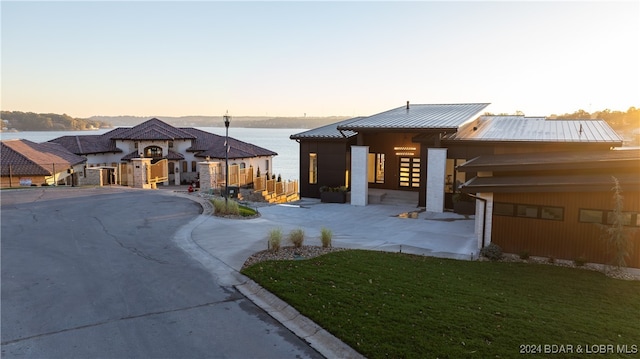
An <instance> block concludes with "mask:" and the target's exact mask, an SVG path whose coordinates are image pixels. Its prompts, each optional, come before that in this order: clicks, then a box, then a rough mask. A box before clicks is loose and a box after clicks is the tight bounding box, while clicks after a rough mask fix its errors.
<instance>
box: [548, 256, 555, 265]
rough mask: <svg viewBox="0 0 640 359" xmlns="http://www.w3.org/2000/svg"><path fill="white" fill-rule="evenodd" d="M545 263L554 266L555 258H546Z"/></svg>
mask: <svg viewBox="0 0 640 359" xmlns="http://www.w3.org/2000/svg"><path fill="white" fill-rule="evenodd" d="M547 262H549V263H551V264H554V263H555V262H556V257H554V256H549V258H547Z"/></svg>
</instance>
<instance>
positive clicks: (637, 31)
mask: <svg viewBox="0 0 640 359" xmlns="http://www.w3.org/2000/svg"><path fill="white" fill-rule="evenodd" d="M639 4H640V2H638V1H628V2H609V1H607V2H604V1H603V2H576V1H573V2H563V3H558V2H478V1H476V2H216V1H200V2H148V1H144V2H143V1H129V2H55V1H52V2H11V1H2V3H1V7H0V10H1V12H2V80H1V81H2V88H1V90H2V95H1V100H2V110H11V111H32V112H53V113H60V114H61V113H67V114H69V115H71V116H74V117H89V116H92V115H136V116H154V115H155V116H184V115H208V116H222V115H223V114H224V113H225V112H226V111H227V110H228V111H229V113H230V114H231V115H237V116H264V115H267V116H304V115H305V114H306V115H307V116H332V115H341V116H354V117H355V116H366V115H373V114H375V113H379V112H381V111H385V110H388V109H391V108H395V107H399V106H402V105H404V104H405V102H406V101H411V102H412V103H469V102H490V103H492V105H491V106H490V107H488V108H487V110H488V111H491V112H494V113H501V112H506V113H513V112H515V111H522V112H524V113H525V114H526V115H530V116H535V115H550V114H562V113H567V112H573V111H575V110H578V109H584V110H586V111H589V112H593V111H599V110H603V109H605V108H609V109H612V110H622V111H626V110H627V109H628V108H629V107H630V106H636V107H639V106H640V66H639V64H640V5H639Z"/></svg>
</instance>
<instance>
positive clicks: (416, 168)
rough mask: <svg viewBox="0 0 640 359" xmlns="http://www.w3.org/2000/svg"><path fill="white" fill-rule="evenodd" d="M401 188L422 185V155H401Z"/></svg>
mask: <svg viewBox="0 0 640 359" xmlns="http://www.w3.org/2000/svg"><path fill="white" fill-rule="evenodd" d="M399 169H400V173H399V176H398V178H399V179H400V188H407V189H409V188H419V187H420V157H400V168H399Z"/></svg>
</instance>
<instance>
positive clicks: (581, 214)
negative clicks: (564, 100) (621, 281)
mask: <svg viewBox="0 0 640 359" xmlns="http://www.w3.org/2000/svg"><path fill="white" fill-rule="evenodd" d="M458 170H459V171H462V172H464V173H467V174H477V175H475V176H473V178H471V179H470V180H469V181H467V182H466V183H465V184H464V185H462V187H461V190H462V191H464V192H467V193H473V194H477V196H479V197H480V198H482V200H480V201H478V203H477V207H478V209H477V210H476V226H477V228H476V233H478V248H482V247H485V246H486V245H488V244H489V243H495V244H497V245H499V246H500V247H501V248H502V249H503V250H504V251H505V252H507V253H515V254H519V253H527V254H529V255H532V256H542V257H552V258H556V259H567V260H578V259H581V260H584V261H587V262H594V263H604V264H607V263H610V262H611V258H612V255H613V253H612V251H611V248H609V247H607V245H606V243H605V241H604V240H603V234H604V233H603V226H607V225H610V224H611V223H612V221H613V217H612V213H613V209H614V207H615V204H614V201H613V191H612V189H613V187H614V179H613V178H615V179H616V180H617V181H618V183H619V187H620V189H621V191H622V196H623V199H624V201H623V203H624V208H623V215H624V220H623V222H624V226H625V228H626V230H627V231H628V235H629V236H630V237H629V241H630V243H631V244H632V245H631V246H630V247H629V255H628V257H627V258H626V261H627V266H629V267H635V268H640V228H638V227H640V150H615V151H584V152H578V151H573V152H568V151H567V152H561V153H555V152H550V153H545V152H533V153H507V154H498V155H482V156H479V157H477V158H474V159H472V160H470V161H468V162H466V163H464V164H463V165H461V166H459V167H458ZM469 177H471V176H469Z"/></svg>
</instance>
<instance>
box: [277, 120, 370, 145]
mask: <svg viewBox="0 0 640 359" xmlns="http://www.w3.org/2000/svg"><path fill="white" fill-rule="evenodd" d="M362 118H363V117H356V118H352V119H348V120H344V121H340V122H336V123H332V124H330V125H326V126H322V127H318V128H314V129H312V130H308V131H304V132H300V133H296V134H294V135H291V136H289V138H290V139H292V140H299V139H309V138H315V139H342V138H350V137H353V136H355V135H357V134H358V133H357V132H354V131H350V130H344V131H342V132H340V131H339V130H338V126H341V125H346V124H348V123H350V122H353V121H357V120H360V119H362Z"/></svg>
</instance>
